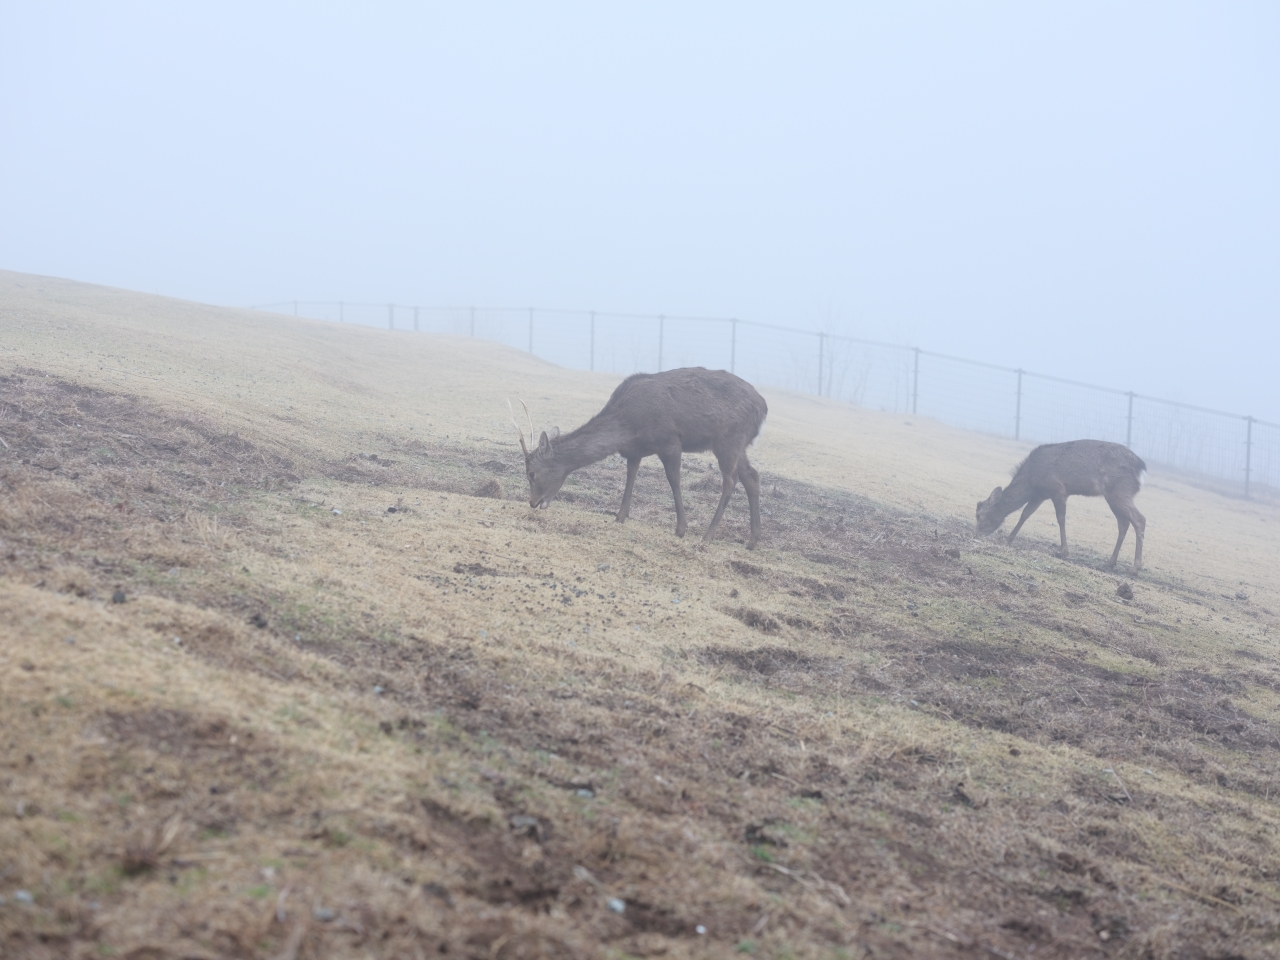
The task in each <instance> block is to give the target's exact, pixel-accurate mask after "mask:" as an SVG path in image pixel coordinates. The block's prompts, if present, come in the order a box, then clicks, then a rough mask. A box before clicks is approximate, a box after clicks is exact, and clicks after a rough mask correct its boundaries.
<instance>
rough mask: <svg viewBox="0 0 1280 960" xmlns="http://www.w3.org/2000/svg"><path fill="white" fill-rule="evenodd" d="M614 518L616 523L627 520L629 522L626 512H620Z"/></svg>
mask: <svg viewBox="0 0 1280 960" xmlns="http://www.w3.org/2000/svg"><path fill="white" fill-rule="evenodd" d="M613 519H614V522H615V523H626V522H627V515H626V514H625V513H620V514H618V515H617V516H616V517H614V518H613Z"/></svg>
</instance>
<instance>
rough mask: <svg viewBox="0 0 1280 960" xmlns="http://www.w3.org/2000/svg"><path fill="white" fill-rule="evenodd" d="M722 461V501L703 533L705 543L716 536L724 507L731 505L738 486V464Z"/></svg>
mask: <svg viewBox="0 0 1280 960" xmlns="http://www.w3.org/2000/svg"><path fill="white" fill-rule="evenodd" d="M716 459H717V460H719V461H720V478H721V483H720V503H719V504H717V505H716V512H715V516H713V517H712V518H711V523H709V524H708V525H707V532H706V533H704V534H703V535H702V542H703V543H710V542H711V538H712V537H713V536H715V532H716V527H718V526H719V525H720V518H721V517H723V516H724V508H725V507H727V506H728V505H729V500H730V498H731V497H732V496H733V489H734V487H736V486H737V484H738V481H737V479H736V478H737V475H738V473H737V470H738V467H737V464H734V463H730V462H728V461H726V460H722V459H721V458H719V457H717V458H716Z"/></svg>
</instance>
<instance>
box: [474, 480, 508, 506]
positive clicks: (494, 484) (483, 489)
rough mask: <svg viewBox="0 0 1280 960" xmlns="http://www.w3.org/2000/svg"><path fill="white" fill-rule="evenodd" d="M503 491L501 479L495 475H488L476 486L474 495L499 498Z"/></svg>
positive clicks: (493, 498)
mask: <svg viewBox="0 0 1280 960" xmlns="http://www.w3.org/2000/svg"><path fill="white" fill-rule="evenodd" d="M504 493H505V491H504V490H503V489H502V481H501V480H499V479H498V478H497V477H490V478H489V479H488V480H486V481H485V482H484V483H482V484H480V486H478V487H476V492H475V494H474V496H477V497H488V498H489V499H491V500H501V499H502V496H503V494H504Z"/></svg>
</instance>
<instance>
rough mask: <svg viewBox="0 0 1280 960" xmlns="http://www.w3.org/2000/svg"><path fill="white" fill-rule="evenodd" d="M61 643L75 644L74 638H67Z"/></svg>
mask: <svg viewBox="0 0 1280 960" xmlns="http://www.w3.org/2000/svg"><path fill="white" fill-rule="evenodd" d="M63 642H64V643H75V642H76V638H75V637H67V639H66V640H64V641H63Z"/></svg>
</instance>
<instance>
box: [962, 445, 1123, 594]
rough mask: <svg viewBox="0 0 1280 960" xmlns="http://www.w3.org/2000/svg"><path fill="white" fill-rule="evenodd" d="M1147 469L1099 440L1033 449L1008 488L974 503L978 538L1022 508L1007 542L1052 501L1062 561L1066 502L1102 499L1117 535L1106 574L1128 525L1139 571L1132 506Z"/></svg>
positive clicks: (1065, 532)
mask: <svg viewBox="0 0 1280 960" xmlns="http://www.w3.org/2000/svg"><path fill="white" fill-rule="evenodd" d="M1146 471H1147V465H1146V464H1145V463H1143V462H1142V460H1141V459H1140V458H1139V457H1138V456H1137V454H1135V453H1134V452H1133V451H1132V450H1129V449H1128V448H1127V447H1124V446H1122V445H1121V444H1118V443H1108V442H1107V441H1105V440H1072V441H1070V442H1068V443H1046V444H1043V445H1042V446H1039V447H1036V448H1035V449H1034V450H1032V451H1031V453H1030V454H1029V455H1028V456H1027V458H1026V459H1025V460H1023V461H1022V462H1021V463H1020V464H1018V466H1017V468H1016V469H1015V470H1014V473H1013V479H1012V480H1010V481H1009V486H1008V487H996V488H995V489H994V490H992V491H991V496H989V497H987V499H986V500H983V501H982V502H981V503H979V504H978V514H977V516H978V533H980V534H982V535H984V536H985V535H986V534H989V533H993V532H995V530H996V529H997V528H998V527H999V526H1000V524H1002V523H1003V522H1004V518H1005V517H1007V516H1008V515H1009V514H1011V513H1013V511H1015V510H1017V509H1018V508H1019V507H1022V506H1023V505H1024V504H1025V507H1026V509H1024V510H1023V511H1022V517H1021V519H1019V520H1018V524H1017V526H1015V527H1014V528H1013V532H1012V533H1010V534H1009V539H1010V540H1013V538H1014V537H1016V536H1017V535H1018V531H1019V530H1021V529H1022V525H1023V524H1024V523H1026V522H1027V518H1028V517H1030V516H1031V515H1032V514H1033V513H1035V512H1036V509H1037V508H1038V507H1039V506H1040V504H1042V503H1044V502H1045V501H1046V500H1052V501H1053V508H1054V510H1055V511H1056V512H1057V514H1058V529H1059V531H1060V532H1061V534H1062V556H1064V557H1065V556H1066V555H1067V497H1070V496H1084V497H1105V498H1106V501H1107V506H1109V507H1110V508H1111V512H1112V513H1114V514H1115V515H1116V523H1117V524H1118V525H1119V527H1120V535H1119V536H1118V537H1117V538H1116V548H1115V550H1113V551H1112V553H1111V559H1110V561H1108V562H1107V569H1108V570H1110V569H1112V568H1114V567H1115V565H1116V558H1117V557H1119V556H1120V546H1121V544H1123V543H1124V537H1125V534H1126V533H1128V532H1129V524H1131V523H1132V524H1133V533H1134V536H1135V537H1136V538H1137V541H1138V544H1137V547H1136V549H1135V550H1134V554H1133V569H1134V570H1135V571H1137V570H1141V569H1142V537H1143V534H1144V533H1145V532H1146V529H1147V518H1146V517H1144V516H1143V515H1142V514H1141V513H1140V512H1139V511H1138V508H1137V507H1136V506H1134V504H1133V498H1134V497H1135V496H1137V494H1138V491H1139V490H1141V489H1142V480H1143V475H1144V474H1145V473H1146Z"/></svg>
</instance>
